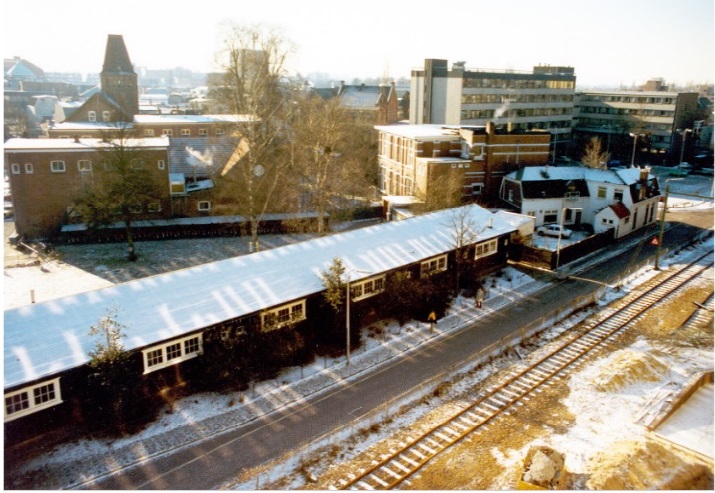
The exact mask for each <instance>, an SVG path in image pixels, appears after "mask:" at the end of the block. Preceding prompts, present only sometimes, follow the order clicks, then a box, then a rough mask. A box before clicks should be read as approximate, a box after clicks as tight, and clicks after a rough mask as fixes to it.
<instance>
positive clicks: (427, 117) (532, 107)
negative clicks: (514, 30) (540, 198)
mask: <svg viewBox="0 0 715 493" xmlns="http://www.w3.org/2000/svg"><path fill="white" fill-rule="evenodd" d="M575 87H576V75H575V73H574V69H573V67H554V66H549V65H547V66H537V67H534V69H533V71H532V72H523V71H514V70H491V69H467V68H465V66H464V62H457V63H454V64H453V65H452V68H451V69H450V68H449V67H448V63H447V60H437V59H426V60H425V67H424V69H422V70H413V71H412V80H411V86H410V123H412V124H422V123H435V124H448V125H470V126H471V125H478V126H484V125H486V124H487V122H493V123H494V124H495V125H496V126H497V127H500V126H504V127H509V128H510V129H511V130H537V129H538V130H547V131H548V132H549V133H550V134H551V135H552V136H553V144H552V155H553V156H554V157H555V155H556V153H557V152H561V151H560V150H559V148H561V144H562V143H563V145H564V146H565V145H566V143H567V142H568V141H569V140H570V139H571V128H572V119H573V104H574V91H575ZM564 149H565V148H564Z"/></svg>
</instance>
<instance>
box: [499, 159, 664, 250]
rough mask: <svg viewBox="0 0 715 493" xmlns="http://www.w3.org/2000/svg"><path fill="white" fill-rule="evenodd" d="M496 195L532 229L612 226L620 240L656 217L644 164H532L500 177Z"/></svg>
mask: <svg viewBox="0 0 715 493" xmlns="http://www.w3.org/2000/svg"><path fill="white" fill-rule="evenodd" d="M499 197H500V199H501V200H502V201H504V202H506V203H508V204H509V205H510V206H511V207H513V208H515V209H516V210H517V211H519V212H520V213H521V214H526V215H528V216H531V217H533V218H534V220H535V222H536V226H537V227H538V226H541V225H542V224H549V223H561V224H563V225H566V226H570V227H576V228H579V227H581V226H582V225H584V224H588V225H591V226H592V227H593V230H594V232H595V233H600V232H603V231H606V230H609V229H613V230H614V235H615V237H616V238H620V237H622V236H625V235H627V234H629V233H631V232H633V231H634V230H637V229H639V228H642V227H644V226H647V225H649V224H652V223H653V222H655V221H656V220H657V217H656V216H657V211H658V201H659V198H660V190H659V186H658V179H657V178H656V176H655V175H653V174H651V173H650V168H628V169H608V170H600V169H593V168H587V167H583V166H566V167H554V166H535V167H528V168H527V167H525V168H521V169H519V170H517V171H514V172H512V173H510V174H508V175H506V176H505V177H504V180H503V182H502V185H501V189H500V192H499Z"/></svg>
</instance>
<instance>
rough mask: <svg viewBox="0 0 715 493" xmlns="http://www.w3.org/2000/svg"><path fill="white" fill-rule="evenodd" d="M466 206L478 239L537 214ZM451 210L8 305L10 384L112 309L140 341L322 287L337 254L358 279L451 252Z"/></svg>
mask: <svg viewBox="0 0 715 493" xmlns="http://www.w3.org/2000/svg"><path fill="white" fill-rule="evenodd" d="M465 208H466V212H467V213H468V215H467V220H468V221H470V223H471V224H473V225H474V227H475V228H476V229H477V231H478V232H479V236H478V237H477V242H480V241H482V240H487V239H489V238H493V237H497V236H500V235H503V234H506V233H509V232H513V231H516V230H517V229H518V228H519V227H521V226H523V225H525V224H527V223H529V222H530V221H532V218H529V217H527V216H522V215H518V214H513V213H507V212H501V211H500V212H496V213H492V212H490V211H488V210H486V209H483V208H481V207H479V206H476V205H471V206H465ZM453 214H454V212H453V211H452V210H445V211H439V212H435V213H431V214H425V215H422V216H418V217H414V218H410V219H406V220H404V221H395V222H389V223H384V224H380V225H376V226H372V227H368V228H363V229H359V230H354V231H349V232H346V233H341V234H335V235H332V236H327V237H324V238H316V239H312V240H308V241H305V242H301V243H297V244H294V245H289V246H284V247H280V248H275V249H272V250H266V251H261V252H256V253H253V254H250V255H245V256H239V257H234V258H230V259H226V260H222V261H218V262H212V263H209V264H204V265H199V266H196V267H191V268H188V269H183V270H179V271H175V272H171V273H167V274H161V275H157V276H152V277H148V278H144V279H139V280H136V281H131V282H127V283H123V284H118V285H116V286H112V287H108V288H104V289H99V290H96V291H90V292H86V293H81V294H77V295H72V296H67V297H64V298H58V299H55V300H50V301H46V302H43V303H37V304H32V305H27V306H24V307H19V308H15V309H11V310H6V311H5V335H4V338H5V341H4V342H5V344H4V353H5V373H4V378H5V380H4V382H5V388H9V387H15V386H19V385H23V384H25V383H30V382H32V381H34V380H37V379H41V378H44V377H49V376H51V375H55V374H57V373H59V372H62V371H64V370H67V369H69V368H72V367H76V366H79V365H82V364H85V363H87V362H88V360H89V358H88V356H87V354H88V351H90V350H92V349H93V348H94V339H93V338H91V337H89V335H88V334H89V330H90V327H91V326H92V325H96V324H97V323H98V322H99V320H100V319H101V318H102V317H104V316H106V315H107V312H108V310H109V309H112V308H116V309H118V310H119V315H118V316H117V322H119V323H120V324H122V325H124V326H125V329H124V331H123V332H124V335H125V339H124V341H123V342H124V347H125V349H127V350H132V349H137V348H142V347H145V346H148V345H152V344H156V343H160V342H162V341H164V340H167V339H172V338H176V337H180V336H182V335H184V334H189V333H191V332H195V331H198V330H200V329H202V328H204V327H207V326H210V325H212V324H216V323H220V322H222V321H225V320H230V319H233V318H236V317H241V316H244V315H248V314H251V313H255V312H258V311H260V310H262V309H266V308H270V307H273V306H276V305H280V304H283V303H286V302H290V301H293V300H297V299H301V298H304V297H307V296H309V295H311V294H314V293H318V292H321V291H323V290H324V289H325V288H324V286H323V284H322V282H321V279H320V273H321V272H322V271H325V270H326V269H327V268H328V266H329V265H330V264H331V262H332V260H333V259H334V258H336V257H339V258H341V259H342V260H343V262H344V263H345V265H346V267H348V268H352V269H360V270H364V271H368V272H370V273H371V274H365V273H362V272H353V273H352V275H351V280H353V281H355V280H359V279H364V278H367V277H370V276H371V275H372V273H374V274H380V273H383V272H386V271H389V270H392V269H396V268H400V267H402V266H406V265H409V264H413V263H415V262H419V261H420V260H423V259H426V258H430V257H433V256H435V255H439V254H442V253H445V252H448V251H451V250H453V249H454V248H455V239H454V237H453V235H454V229H455V228H454V226H450V225H451V224H452V219H453V217H454V216H453ZM489 224H491V225H492V227H487V228H484V226H487V225H489ZM308 316H310V314H308Z"/></svg>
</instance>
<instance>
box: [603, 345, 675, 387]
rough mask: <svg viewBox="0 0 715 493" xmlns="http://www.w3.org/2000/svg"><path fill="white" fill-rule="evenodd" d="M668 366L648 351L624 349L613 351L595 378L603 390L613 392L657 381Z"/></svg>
mask: <svg viewBox="0 0 715 493" xmlns="http://www.w3.org/2000/svg"><path fill="white" fill-rule="evenodd" d="M666 371H668V367H667V366H666V365H664V364H663V363H661V362H660V361H658V359H656V358H655V357H654V356H652V355H649V354H647V353H642V352H638V351H633V350H631V349H622V350H620V351H617V352H615V353H613V354H612V355H611V356H610V357H609V358H608V361H607V362H606V364H604V365H603V366H602V367H601V371H600V374H599V375H598V376H596V377H595V378H594V381H593V383H594V385H595V387H596V388H597V389H598V390H600V391H601V392H612V391H614V390H618V389H621V388H623V387H625V386H627V385H630V384H634V383H638V382H657V381H659V380H660V379H661V377H662V375H663V374H665V372H666Z"/></svg>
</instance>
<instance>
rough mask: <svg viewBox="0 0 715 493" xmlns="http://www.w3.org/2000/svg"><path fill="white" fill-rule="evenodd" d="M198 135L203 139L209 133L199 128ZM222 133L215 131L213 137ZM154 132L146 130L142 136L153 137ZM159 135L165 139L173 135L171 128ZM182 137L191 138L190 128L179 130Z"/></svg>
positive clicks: (149, 129) (218, 130)
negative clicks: (164, 136)
mask: <svg viewBox="0 0 715 493" xmlns="http://www.w3.org/2000/svg"><path fill="white" fill-rule="evenodd" d="M198 134H199V136H201V137H205V136H207V135H208V134H209V131H208V129H207V128H200V129H198ZM223 134H224V131H223V130H222V129H217V130H216V131H215V132H214V135H217V136H220V135H223ZM154 135H155V132H154V129H153V128H147V129H144V136H145V137H154ZM161 135H166V136H167V137H173V135H174V130H173V129H171V128H164V129H162V130H161ZM180 135H181V136H182V137H191V129H190V128H182V129H181V134H180Z"/></svg>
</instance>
